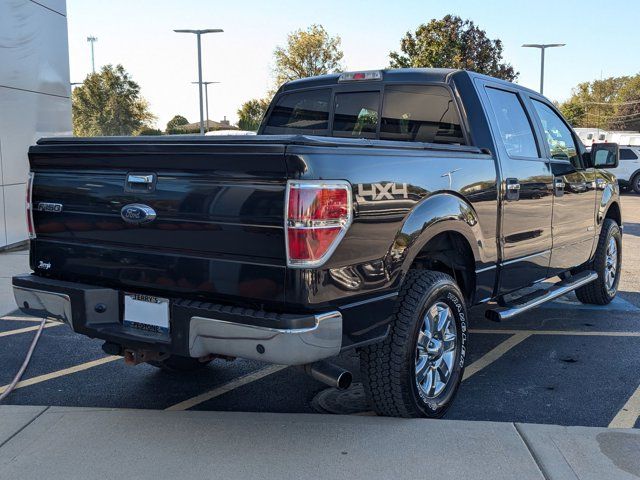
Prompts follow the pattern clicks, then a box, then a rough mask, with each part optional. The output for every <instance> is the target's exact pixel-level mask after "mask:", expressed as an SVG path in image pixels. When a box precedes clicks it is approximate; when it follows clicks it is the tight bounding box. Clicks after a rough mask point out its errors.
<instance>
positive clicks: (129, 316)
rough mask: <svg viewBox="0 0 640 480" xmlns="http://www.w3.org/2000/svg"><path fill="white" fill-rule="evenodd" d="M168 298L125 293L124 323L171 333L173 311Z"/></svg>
mask: <svg viewBox="0 0 640 480" xmlns="http://www.w3.org/2000/svg"><path fill="white" fill-rule="evenodd" d="M169 306H170V303H169V299H168V298H162V297H156V296H154V295H144V294H139V293H124V302H123V314H122V324H123V325H124V326H125V327H129V328H133V329H135V330H141V331H144V332H150V333H158V334H161V335H169V334H170V332H171V312H170V308H169Z"/></svg>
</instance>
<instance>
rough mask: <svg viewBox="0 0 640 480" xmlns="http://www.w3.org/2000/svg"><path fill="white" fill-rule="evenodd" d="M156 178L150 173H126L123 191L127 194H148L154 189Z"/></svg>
mask: <svg viewBox="0 0 640 480" xmlns="http://www.w3.org/2000/svg"><path fill="white" fill-rule="evenodd" d="M157 179H158V176H157V175H156V174H155V173H151V172H131V173H127V180H126V181H125V183H124V191H125V192H129V193H149V192H153V191H154V190H155V189H156V180H157Z"/></svg>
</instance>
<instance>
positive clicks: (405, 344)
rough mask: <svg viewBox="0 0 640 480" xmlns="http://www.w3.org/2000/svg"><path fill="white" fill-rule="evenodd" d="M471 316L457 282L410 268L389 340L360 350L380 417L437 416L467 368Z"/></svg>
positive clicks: (365, 380)
mask: <svg viewBox="0 0 640 480" xmlns="http://www.w3.org/2000/svg"><path fill="white" fill-rule="evenodd" d="M466 342H467V312H466V307H465V303H464V297H463V295H462V293H461V292H460V289H459V288H458V286H457V285H456V283H455V281H454V280H453V278H451V277H450V276H449V275H446V274H444V273H440V272H432V271H426V270H410V271H409V272H408V273H407V277H406V278H405V281H404V283H403V286H402V290H401V292H400V296H399V298H398V303H397V306H396V310H395V313H394V318H393V320H392V323H391V330H390V332H389V335H388V336H387V338H386V339H385V340H384V341H383V342H381V343H379V344H375V345H371V346H368V347H365V348H363V349H362V350H361V351H360V364H361V370H362V374H363V383H364V387H365V392H366V394H367V396H368V397H369V399H370V401H371V404H372V405H373V409H374V410H375V412H376V413H377V414H378V415H385V416H392V417H430V418H438V417H441V416H442V415H444V414H445V412H446V411H447V409H448V408H449V407H450V405H451V403H452V402H453V399H454V397H455V394H456V392H457V390H458V387H459V385H460V382H461V381H462V375H463V373H464V366H465V353H466Z"/></svg>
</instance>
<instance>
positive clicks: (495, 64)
mask: <svg viewBox="0 0 640 480" xmlns="http://www.w3.org/2000/svg"><path fill="white" fill-rule="evenodd" d="M389 57H390V58H391V68H423V67H432V68H461V69H465V70H473V71H475V72H478V73H484V74H486V75H491V76H493V77H498V78H502V79H504V80H508V81H513V80H515V79H516V78H518V72H516V71H515V70H514V69H513V67H512V66H511V65H510V64H509V63H505V62H503V60H502V42H501V41H500V40H491V39H489V38H487V34H486V32H485V31H484V30H481V29H480V28H479V27H477V26H476V24H475V23H474V22H472V21H471V20H462V18H460V17H458V16H455V15H446V16H445V17H443V18H442V19H441V20H437V19H432V20H431V21H430V22H429V23H427V24H422V25H420V26H419V27H418V29H417V30H416V31H415V32H414V33H411V32H407V33H406V35H405V36H404V37H403V38H402V39H401V40H400V52H391V53H390V54H389Z"/></svg>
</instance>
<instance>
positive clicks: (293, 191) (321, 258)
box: [285, 181, 353, 267]
mask: <svg viewBox="0 0 640 480" xmlns="http://www.w3.org/2000/svg"><path fill="white" fill-rule="evenodd" d="M352 210H353V208H352V204H351V185H350V184H349V183H347V182H342V181H327V182H321V181H313V182H303V181H289V183H288V184H287V203H286V211H285V230H286V232H285V234H286V246H287V264H288V265H289V266H290V267H317V266H319V265H322V264H323V263H324V262H326V261H327V259H328V258H329V257H330V256H331V254H332V253H333V251H334V250H335V248H336V247H337V246H338V243H340V240H342V237H343V236H344V234H345V233H346V231H347V229H348V228H349V226H350V225H351V220H352V216H353V213H352Z"/></svg>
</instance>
